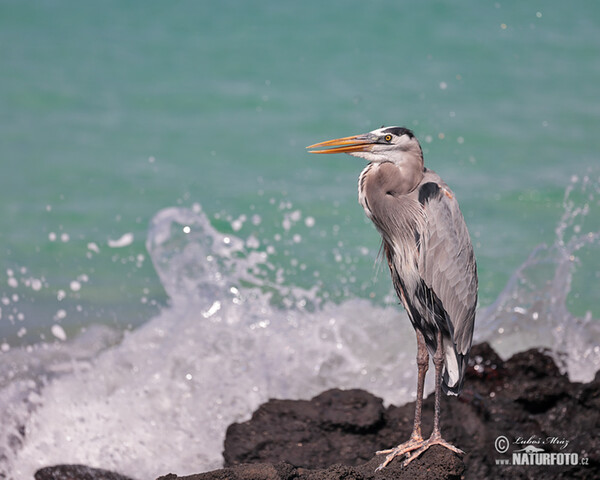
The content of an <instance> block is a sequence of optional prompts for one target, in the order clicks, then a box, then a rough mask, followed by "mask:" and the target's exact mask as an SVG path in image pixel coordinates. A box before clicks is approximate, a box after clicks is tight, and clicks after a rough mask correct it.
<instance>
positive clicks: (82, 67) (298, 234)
mask: <svg viewBox="0 0 600 480" xmlns="http://www.w3.org/2000/svg"><path fill="white" fill-rule="evenodd" d="M0 9H1V11H2V15H0V25H1V27H2V28H0V39H1V40H2V42H1V44H2V45H3V48H2V57H1V58H2V62H3V72H4V74H3V75H2V76H0V87H1V88H0V96H1V98H2V105H3V108H2V112H1V114H0V120H1V128H0V140H1V141H0V154H1V157H2V158H1V162H2V166H3V169H2V170H3V171H2V175H1V176H0V187H1V188H0V200H1V202H0V204H1V207H0V208H1V209H2V210H1V212H2V214H1V215H0V250H1V251H2V253H3V257H2V258H3V268H2V270H1V271H0V425H2V428H1V429H0V477H2V476H4V477H6V478H32V475H33V472H34V471H35V470H36V469H37V468H40V467H42V466H45V465H50V464H56V463H85V464H88V465H91V466H97V467H104V468H112V469H115V470H118V471H120V472H123V473H125V474H128V475H130V476H133V477H135V478H153V477H155V476H158V475H160V474H165V473H167V472H169V471H173V472H176V473H178V474H180V475H184V474H187V473H193V472H198V471H202V470H206V469H209V468H217V467H218V466H220V465H221V462H222V457H221V450H222V441H223V438H224V432H225V429H226V427H227V425H229V424H230V423H231V422H233V421H240V420H244V419H246V418H248V416H249V414H250V413H251V411H252V410H253V409H254V408H256V407H257V406H258V405H259V404H260V403H261V402H263V401H265V400H267V399H268V398H271V397H278V398H309V397H310V396H312V395H315V394H318V393H319V392H321V391H322V390H324V389H327V388H331V387H341V388H353V387H360V388H366V389H368V390H369V391H372V392H373V393H375V394H377V395H380V396H381V397H383V398H384V400H385V401H386V403H402V402H406V401H410V400H411V399H412V398H413V396H414V390H415V374H416V364H415V360H414V357H415V337H414V332H413V331H412V327H411V326H410V323H409V322H408V319H407V318H406V315H405V313H404V312H403V311H402V309H401V307H399V306H398V300H397V298H396V297H395V295H394V293H393V291H392V289H391V286H390V281H389V276H388V273H387V272H386V267H385V263H383V264H381V262H379V261H377V257H378V251H379V238H378V235H377V232H376V231H375V230H374V228H373V227H372V225H370V223H369V222H368V220H366V218H365V217H364V214H363V212H362V211H361V208H360V206H358V204H357V202H356V180H357V177H358V174H359V172H360V170H361V168H362V167H363V166H364V165H363V164H362V163H361V161H360V160H358V159H353V158H350V157H347V156H342V155H340V156H327V157H324V156H309V155H307V154H306V153H305V151H304V146H305V145H309V144H312V143H314V142H317V141H321V140H326V139H328V138H334V137H337V136H345V135H349V134H353V133H361V132H364V131H368V130H371V129H374V128H378V127H379V126H381V124H386V125H394V124H396V125H406V126H408V127H410V128H412V129H414V131H415V133H416V134H417V136H418V137H419V139H420V140H421V143H422V145H423V149H424V153H425V160H426V164H427V165H428V166H429V167H430V168H433V169H435V170H436V171H437V172H438V173H440V175H442V177H443V178H444V179H445V180H446V181H447V182H448V183H449V184H450V185H451V187H452V188H453V190H454V192H455V194H456V195H457V197H458V198H459V201H460V203H461V208H462V210H463V213H464V215H465V218H466V221H467V224H468V226H469V229H470V232H471V236H472V239H473V243H474V247H475V252H476V256H477V259H478V267H479V276H480V291H479V293H480V302H479V308H478V313H477V321H476V330H475V341H483V340H487V341H490V342H491V343H492V345H493V346H494V347H495V348H496V349H497V350H498V351H499V352H500V353H501V354H502V355H503V356H507V355H510V354H511V353H514V352H516V351H519V350H522V349H525V348H529V347H532V346H536V347H546V348H549V349H550V351H551V352H552V353H553V355H554V357H555V358H556V360H557V362H559V364H560V366H561V368H562V369H563V370H564V371H565V372H567V373H568V374H569V376H570V377H571V379H572V380H576V381H588V380H590V379H591V378H592V377H593V374H594V372H595V371H596V370H597V369H598V368H600V351H599V347H598V344H599V340H600V332H599V331H598V330H599V327H598V326H599V321H598V319H599V317H600V310H599V309H598V303H597V295H598V285H599V282H598V277H599V275H600V270H599V267H598V260H597V259H598V253H599V251H598V247H599V244H600V240H599V235H600V234H599V232H600V216H599V214H598V211H599V210H598V207H599V204H598V203H599V198H600V197H599V195H600V192H599V189H600V180H599V177H600V171H599V170H598V150H599V148H598V147H599V146H600V142H599V141H598V136H597V134H596V132H597V131H598V128H599V127H600V120H599V118H600V116H598V113H599V112H598V108H597V106H596V105H595V103H594V101H593V100H594V98H595V96H597V84H598V77H599V73H600V60H599V57H598V55H597V46H598V45H600V34H599V32H600V30H599V29H598V25H597V24H596V22H595V21H594V19H595V18H600V17H598V12H597V10H598V7H597V6H596V4H595V3H594V2H587V3H585V2H584V3H583V4H582V6H581V8H579V9H572V8H569V7H568V6H566V5H564V4H562V3H558V2H556V3H548V2H539V3H537V4H536V3H528V4H526V5H525V4H523V5H519V6H512V5H508V4H505V3H503V2H497V3H489V4H482V3H481V2H474V1H473V2H467V4H465V5H464V6H460V7H459V6H444V5H441V4H440V5H433V4H431V5H425V4H423V5H420V4H414V3H406V4H404V3H402V2H384V1H379V2H372V3H367V2H350V3H348V4H347V8H344V9H342V10H340V9H339V8H336V6H335V5H333V4H332V5H324V4H322V3H319V2H305V4H303V6H302V7H300V6H298V5H294V4H286V3H284V2H263V3H261V4H260V5H251V4H250V3H246V2H235V1H231V2H225V3H223V4H222V5H221V4H220V6H219V8H214V6H210V4H201V3H200V2H181V3H178V4H176V5H174V4H172V5H167V4H164V5H162V4H153V5H148V4H145V3H144V4H128V5H123V4H121V3H119V2H105V3H103V4H98V5H91V4H90V5H81V4H78V3H70V2H63V1H60V2H52V3H46V2H38V3H30V4H22V3H19V2H14V3H10V2H7V3H5V4H3V5H2V6H1V7H0ZM428 387H429V388H431V383H429V384H428Z"/></svg>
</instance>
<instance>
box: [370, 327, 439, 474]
mask: <svg viewBox="0 0 600 480" xmlns="http://www.w3.org/2000/svg"><path fill="white" fill-rule="evenodd" d="M417 368H418V377H417V401H416V404H415V421H414V424H413V431H412V434H411V435H410V439H409V440H408V441H407V442H404V443H402V444H400V445H398V446H397V447H395V448H391V449H389V450H380V451H378V452H376V453H377V455H387V457H385V460H384V461H383V463H382V464H381V465H379V467H377V470H381V469H382V468H384V467H385V466H386V465H387V464H388V463H390V462H391V461H392V460H393V459H394V458H395V457H397V456H399V455H405V454H407V453H409V452H411V451H412V450H416V449H418V448H420V447H422V446H423V436H422V435H421V412H422V411H423V389H424V387H425V375H426V374H427V369H428V368H429V353H428V352H427V346H426V345H425V338H424V337H423V334H422V333H421V332H420V331H419V330H417Z"/></svg>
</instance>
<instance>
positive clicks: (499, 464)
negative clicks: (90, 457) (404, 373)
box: [36, 344, 600, 480]
mask: <svg viewBox="0 0 600 480" xmlns="http://www.w3.org/2000/svg"><path fill="white" fill-rule="evenodd" d="M433 403H434V402H433V395H430V396H429V397H428V398H427V399H426V400H425V402H424V405H423V424H422V428H423V434H424V435H425V436H427V435H429V432H430V431H431V428H432V420H433ZM413 415H414V403H409V404H407V405H404V406H402V407H396V406H393V405H392V406H389V407H387V408H386V407H384V405H383V402H382V400H381V399H379V398H377V397H375V396H373V395H371V394H369V393H368V392H365V391H361V390H346V391H342V390H329V391H326V392H323V393H322V394H320V395H318V396H317V397H315V398H313V399H312V400H270V401H269V402H267V403H265V404H263V405H262V406H261V407H259V409H258V410H257V411H256V412H255V413H254V414H253V416H252V418H251V419H250V420H249V421H247V422H244V423H239V424H233V425H231V426H230V427H229V428H228V430H227V436H226V439H225V450H224V454H223V455H224V459H225V468H223V469H221V470H215V471H212V472H206V473H199V474H196V475H189V476H185V477H178V476H177V475H175V474H168V475H166V476H163V477H160V479H161V480H167V479H168V480H174V479H187V480H200V479H201V480H213V479H215V480H221V479H240V480H241V479H269V480H270V479H273V480H276V479H281V480H288V479H289V480H291V479H298V480H302V479H306V480H317V479H327V480H333V479H357V480H358V479H371V478H372V479H387V478H396V479H402V478H407V479H408V478H411V479H434V478H435V479H443V478H446V479H458V478H465V479H481V478H499V479H504V478H506V479H509V478H510V479H515V478H516V479H537V478H564V479H567V478H569V479H570V478H580V479H596V478H600V436H598V432H599V431H600V372H599V373H598V374H597V375H596V377H595V379H594V380H593V381H592V382H590V383H587V384H581V383H571V382H569V379H568V378H567V376H566V375H563V374H561V373H560V371H559V369H558V367H557V366H556V364H555V362H554V361H553V360H552V358H551V357H550V356H548V355H546V354H545V353H544V352H540V351H538V350H535V349H533V350H528V351H526V352H522V353H518V354H516V355H514V356H513V357H511V358H510V359H508V360H507V361H503V360H502V359H500V357H499V356H498V355H497V354H496V353H495V352H494V351H493V350H492V349H491V348H490V347H489V345H487V344H481V345H476V346H474V347H473V350H472V353H471V362H470V366H469V369H468V372H467V379H466V382H465V389H464V390H463V393H462V394H461V396H460V397H458V398H456V397H444V398H443V400H442V418H441V428H442V434H443V436H444V438H445V439H446V440H448V441H449V442H450V443H452V444H454V445H456V446H457V447H459V448H461V449H462V450H464V451H465V452H466V454H465V455H464V456H462V457H459V456H458V455H456V454H454V453H452V452H450V451H449V450H447V449H445V448H443V447H439V446H434V447H431V448H430V449H429V450H428V451H426V452H425V453H424V454H423V455H422V456H421V457H419V458H417V459H415V460H414V461H413V462H412V463H410V464H409V465H408V466H406V467H403V466H402V462H401V461H400V460H399V459H395V460H394V461H392V462H391V463H390V464H389V465H388V466H387V467H386V468H385V469H384V470H382V471H379V472H375V468H376V467H377V465H379V463H380V462H381V461H382V457H379V456H375V455H374V452H375V451H377V450H381V449H385V448H390V447H392V446H395V445H397V444H399V443H401V442H403V441H406V440H407V439H408V437H409V436H410V433H411V430H412V422H413ZM517 461H518V462H520V464H519V465H516V464H515V463H516V462H517ZM572 463H575V464H572ZM49 468H50V469H58V468H63V470H62V472H63V473H62V474H64V475H68V472H69V470H68V468H69V467H68V466H63V467H49ZM77 468H87V467H77ZM64 469H66V470H64ZM90 470H91V469H90ZM41 472H45V473H41ZM50 472H51V470H48V469H43V470H40V471H39V472H37V474H36V480H50V479H65V480H71V479H85V480H87V479H93V480H96V479H97V480H99V479H107V480H112V479H115V480H122V479H126V477H123V476H114V477H109V476H106V475H107V474H108V473H110V472H105V471H99V472H103V473H99V475H105V476H74V474H73V475H71V476H48V475H50ZM85 474H86V475H88V474H89V471H88V472H86V473H85ZM114 475H118V474H114Z"/></svg>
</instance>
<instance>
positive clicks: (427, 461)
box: [157, 446, 464, 480]
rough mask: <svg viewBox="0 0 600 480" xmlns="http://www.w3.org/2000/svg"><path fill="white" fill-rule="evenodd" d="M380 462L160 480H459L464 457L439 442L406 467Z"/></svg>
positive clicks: (250, 468) (253, 468)
mask: <svg viewBox="0 0 600 480" xmlns="http://www.w3.org/2000/svg"><path fill="white" fill-rule="evenodd" d="M380 463H381V458H380V457H376V458H372V459H371V461H369V462H367V463H363V464H362V465H358V466H350V465H342V464H340V463H336V464H334V465H331V466H329V467H327V468H322V469H319V468H317V469H307V468H297V467H293V466H291V465H290V464H288V463H279V464H272V463H257V464H242V465H237V466H234V467H230V468H224V469H221V470H215V471H213V472H207V473H200V474H196V475H190V476H187V477H178V476H177V475H173V474H171V475H167V476H164V477H160V478H159V479H157V480H175V479H179V480H226V479H227V480H371V479H373V480H440V479H448V480H459V479H460V478H461V476H462V473H463V472H464V464H463V462H462V460H460V459H459V458H458V457H457V456H456V455H455V454H453V453H452V452H450V451H449V450H446V449H445V448H443V447H439V446H434V447H431V449H430V450H429V451H428V452H426V453H424V454H423V455H422V457H420V458H417V459H415V460H414V461H413V462H412V463H410V464H409V465H408V466H406V467H402V464H401V462H392V463H390V464H389V465H388V466H387V467H386V468H385V469H384V470H382V471H380V472H375V469H376V468H377V466H378V465H379V464H380Z"/></svg>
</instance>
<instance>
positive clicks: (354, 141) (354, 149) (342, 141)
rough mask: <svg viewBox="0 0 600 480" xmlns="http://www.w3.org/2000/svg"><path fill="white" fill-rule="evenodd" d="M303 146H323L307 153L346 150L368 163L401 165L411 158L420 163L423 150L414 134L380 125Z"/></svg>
mask: <svg viewBox="0 0 600 480" xmlns="http://www.w3.org/2000/svg"><path fill="white" fill-rule="evenodd" d="M306 148H312V149H314V148H319V149H320V148H324V149H323V150H311V151H310V153H347V154H349V155H352V156H354V157H360V158H364V159H365V160H367V161H369V162H394V163H397V164H401V163H403V162H404V161H406V160H408V159H412V160H414V159H415V157H416V158H417V159H420V161H421V163H422V162H423V151H422V150H421V145H419V141H418V140H417V137H415V135H414V133H413V132H412V131H411V130H409V129H408V128H404V127H381V128H378V129H377V130H373V131H372V132H369V133H363V134H361V135H353V136H351V137H343V138H336V139H335V140H327V141H326V142H321V143H315V144H314V145H310V146H309V147H306Z"/></svg>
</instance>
